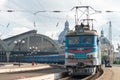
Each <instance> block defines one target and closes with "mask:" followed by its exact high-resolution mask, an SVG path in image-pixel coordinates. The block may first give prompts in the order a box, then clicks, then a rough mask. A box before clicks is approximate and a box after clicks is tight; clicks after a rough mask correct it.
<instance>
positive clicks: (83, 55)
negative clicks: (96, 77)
mask: <svg viewBox="0 0 120 80" xmlns="http://www.w3.org/2000/svg"><path fill="white" fill-rule="evenodd" d="M65 37H66V40H65V66H66V69H67V70H68V73H69V74H70V75H90V74H94V73H95V72H96V71H97V70H98V68H99V67H100V65H101V53H100V48H99V39H98V33H97V31H96V30H90V29H89V25H88V24H87V25H84V24H82V23H81V25H76V26H75V31H69V32H68V33H67V34H66V36H65Z"/></svg>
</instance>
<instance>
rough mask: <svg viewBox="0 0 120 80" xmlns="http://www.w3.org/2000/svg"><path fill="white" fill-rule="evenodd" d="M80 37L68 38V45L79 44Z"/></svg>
mask: <svg viewBox="0 0 120 80" xmlns="http://www.w3.org/2000/svg"><path fill="white" fill-rule="evenodd" d="M79 43H80V39H79V37H68V44H79Z"/></svg>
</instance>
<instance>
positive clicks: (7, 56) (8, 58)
mask: <svg viewBox="0 0 120 80" xmlns="http://www.w3.org/2000/svg"><path fill="white" fill-rule="evenodd" d="M6 59H7V62H9V60H10V51H9V52H6Z"/></svg>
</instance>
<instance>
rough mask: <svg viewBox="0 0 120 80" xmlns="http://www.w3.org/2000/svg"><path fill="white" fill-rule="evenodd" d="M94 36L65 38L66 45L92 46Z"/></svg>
mask: <svg viewBox="0 0 120 80" xmlns="http://www.w3.org/2000/svg"><path fill="white" fill-rule="evenodd" d="M95 39H96V38H95V36H92V35H90V36H86V35H84V36H82V35H81V36H69V37H67V41H68V45H76V44H78V45H79V44H94V43H95Z"/></svg>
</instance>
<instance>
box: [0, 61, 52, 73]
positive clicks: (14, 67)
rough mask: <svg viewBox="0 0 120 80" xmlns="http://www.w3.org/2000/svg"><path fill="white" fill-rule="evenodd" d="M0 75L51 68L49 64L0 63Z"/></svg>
mask: <svg viewBox="0 0 120 80" xmlns="http://www.w3.org/2000/svg"><path fill="white" fill-rule="evenodd" d="M0 64H1V65H0V73H9V72H20V71H29V70H37V69H44V68H50V67H51V66H50V65H48V64H34V65H33V64H32V63H21V64H20V65H19V64H17V63H0Z"/></svg>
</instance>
